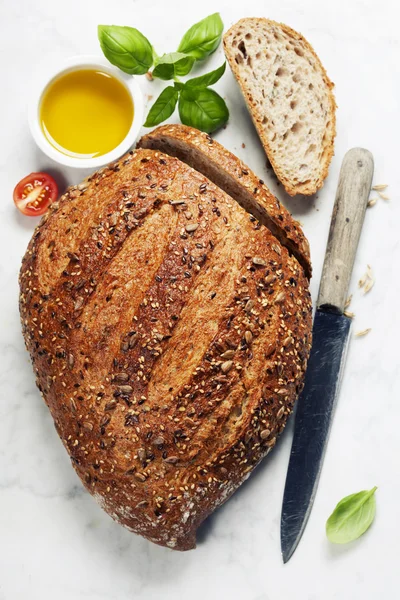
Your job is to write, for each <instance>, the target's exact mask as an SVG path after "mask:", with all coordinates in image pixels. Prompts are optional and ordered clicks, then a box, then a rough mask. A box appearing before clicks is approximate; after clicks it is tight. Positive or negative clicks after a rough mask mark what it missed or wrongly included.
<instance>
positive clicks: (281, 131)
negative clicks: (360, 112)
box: [224, 18, 336, 196]
mask: <svg viewBox="0 0 400 600" xmlns="http://www.w3.org/2000/svg"><path fill="white" fill-rule="evenodd" d="M224 49H225V54H226V57H227V59H228V61H229V64H230V66H231V69H232V71H233V73H234V75H235V77H236V79H237V81H238V83H239V85H240V87H241V90H242V92H243V95H244V98H245V100H246V103H247V106H248V108H249V111H250V114H251V116H252V119H253V121H254V124H255V127H256V129H257V131H258V134H259V136H260V138H261V141H262V143H263V145H264V148H265V151H266V153H267V155H268V159H269V160H270V162H271V165H272V167H273V169H274V171H275V173H276V175H277V177H278V178H279V179H280V181H281V182H282V183H283V185H284V187H285V190H286V191H287V193H288V194H290V195H292V196H293V195H295V194H306V195H311V194H314V193H315V192H316V191H317V190H318V189H319V188H320V187H321V186H322V185H323V181H324V179H325V178H326V176H327V174H328V169H329V164H330V162H331V159H332V156H333V143H334V137H335V134H336V124H335V123H336V120H335V110H336V103H335V99H334V96H333V93H332V88H333V84H332V82H331V81H330V79H329V78H328V76H327V74H326V71H325V69H324V68H323V66H322V64H321V62H320V60H319V58H318V57H317V55H316V54H315V52H314V50H313V48H312V47H311V45H310V44H309V43H308V42H307V40H305V39H304V37H303V36H302V35H301V34H299V33H297V32H296V31H294V30H293V29H290V28H289V27H287V26H286V25H283V24H282V23H276V22H275V21H270V20H268V19H259V18H245V19H241V20H240V21H239V22H238V23H236V24H235V25H234V26H233V27H232V28H231V29H230V30H229V31H228V32H227V33H226V34H225V36H224Z"/></svg>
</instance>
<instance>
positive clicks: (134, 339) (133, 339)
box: [129, 333, 137, 349]
mask: <svg viewBox="0 0 400 600" xmlns="http://www.w3.org/2000/svg"><path fill="white" fill-rule="evenodd" d="M136 342H137V333H133V334H132V335H131V336H130V338H129V348H130V349H132V348H134V347H135V345H136Z"/></svg>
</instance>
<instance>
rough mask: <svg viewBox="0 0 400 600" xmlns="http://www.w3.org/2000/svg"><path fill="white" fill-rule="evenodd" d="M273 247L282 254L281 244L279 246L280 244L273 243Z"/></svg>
mask: <svg viewBox="0 0 400 600" xmlns="http://www.w3.org/2000/svg"><path fill="white" fill-rule="evenodd" d="M271 248H272V250H275V252H276V253H277V254H279V255H281V254H282V250H281V247H280V246H278V244H272V246H271Z"/></svg>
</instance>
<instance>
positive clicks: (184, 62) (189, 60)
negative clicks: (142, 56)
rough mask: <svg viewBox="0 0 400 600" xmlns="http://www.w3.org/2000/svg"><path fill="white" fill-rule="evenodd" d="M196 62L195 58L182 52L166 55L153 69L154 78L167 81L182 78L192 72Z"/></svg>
mask: <svg viewBox="0 0 400 600" xmlns="http://www.w3.org/2000/svg"><path fill="white" fill-rule="evenodd" d="M194 62H195V59H194V58H193V56H188V55H187V54H183V53H182V52H170V53H169V54H164V55H163V56H161V58H159V59H158V60H157V65H156V66H155V67H154V69H153V77H158V78H159V79H165V80H167V79H174V78H175V77H182V76H183V75H187V74H188V73H189V72H190V71H191V70H192V67H193V65H194Z"/></svg>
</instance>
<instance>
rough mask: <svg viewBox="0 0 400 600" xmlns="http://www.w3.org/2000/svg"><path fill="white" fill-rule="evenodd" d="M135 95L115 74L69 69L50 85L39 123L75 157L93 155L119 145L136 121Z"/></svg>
mask: <svg viewBox="0 0 400 600" xmlns="http://www.w3.org/2000/svg"><path fill="white" fill-rule="evenodd" d="M133 114H134V106H133V102H132V97H131V95H130V93H129V92H128V90H127V89H126V88H125V86H124V85H123V84H122V83H121V82H120V81H118V79H116V78H115V77H113V76H112V75H109V74H108V73H105V72H104V71H100V70H98V69H96V70H95V69H79V70H75V71H70V72H69V73H66V74H64V75H61V76H60V77H58V78H57V79H55V80H54V81H53V82H52V83H50V85H49V86H48V88H47V90H46V91H45V93H44V95H43V99H42V102H41V105H40V123H41V126H42V129H43V132H44V135H45V136H46V138H47V139H48V141H49V142H50V143H51V144H52V145H53V146H54V147H55V148H56V149H57V150H59V151H60V152H63V153H64V154H67V155H69V156H73V157H74V158H93V157H95V156H101V155H103V154H107V152H110V151H111V150H113V149H114V148H116V147H117V146H118V145H119V144H120V143H121V142H122V140H123V139H124V138H125V136H126V135H127V133H128V131H129V129H130V127H131V125H132V121H133Z"/></svg>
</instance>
